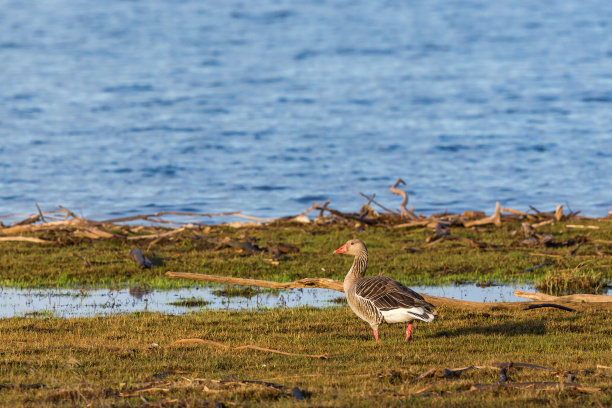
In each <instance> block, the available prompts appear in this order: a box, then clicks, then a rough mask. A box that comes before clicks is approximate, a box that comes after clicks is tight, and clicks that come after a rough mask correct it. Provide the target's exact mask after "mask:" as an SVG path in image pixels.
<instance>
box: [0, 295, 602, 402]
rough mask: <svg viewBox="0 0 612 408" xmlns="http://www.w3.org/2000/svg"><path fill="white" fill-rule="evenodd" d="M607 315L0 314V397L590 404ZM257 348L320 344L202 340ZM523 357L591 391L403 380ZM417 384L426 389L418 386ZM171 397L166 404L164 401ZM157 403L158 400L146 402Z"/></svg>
mask: <svg viewBox="0 0 612 408" xmlns="http://www.w3.org/2000/svg"><path fill="white" fill-rule="evenodd" d="M610 327H612V314H611V312H610V311H609V310H601V311H595V310H589V311H587V312H585V313H581V314H575V313H567V312H562V311H558V310H544V309H540V310H534V311H519V310H498V311H491V312H489V313H474V312H469V311H459V310H450V309H442V310H440V313H439V315H438V316H437V318H436V320H434V321H433V322H432V323H429V324H425V323H422V324H418V323H417V326H416V330H415V333H414V341H413V342H412V343H409V344H407V343H405V342H404V341H403V337H404V336H403V334H404V327H402V326H400V325H391V326H390V325H384V326H381V330H380V334H381V340H380V342H379V343H376V342H374V340H373V337H372V334H371V330H370V328H369V327H368V326H367V325H366V324H365V323H363V322H362V321H361V320H359V319H358V318H356V317H355V316H354V315H353V313H352V312H351V311H350V309H349V308H348V307H346V306H344V307H334V308H329V309H323V310H319V309H313V308H307V307H303V308H295V309H274V310H267V311H258V312H255V311H244V312H228V311H210V310H203V311H199V312H196V313H192V314H187V315H182V316H166V315H161V314H149V313H139V314H133V315H118V316H113V317H96V318H79V319H58V318H53V317H48V316H47V317H44V316H43V317H40V318H11V319H1V320H0V333H1V334H2V339H3V341H2V342H0V354H1V355H2V359H1V360H0V376H1V378H2V382H1V383H0V386H2V388H1V389H0V393H1V394H0V395H1V397H2V398H1V401H2V402H1V403H0V405H4V406H22V405H30V406H56V405H60V406H72V405H75V404H76V405H91V406H141V405H142V404H143V400H142V399H141V398H140V397H138V396H135V397H122V396H121V395H120V393H121V392H127V391H133V390H137V389H139V388H141V387H144V386H146V385H150V384H154V385H157V387H159V388H164V389H168V391H155V392H151V393H146V394H143V398H145V399H146V401H149V402H150V403H153V404H154V403H160V404H162V405H163V404H166V405H163V406H186V407H191V406H194V407H195V406H206V405H204V403H205V402H208V403H210V404H213V405H212V406H214V402H220V403H223V404H225V405H226V406H232V405H233V404H237V405H239V406H261V407H264V406H266V407H267V406H279V407H281V406H295V405H296V404H298V402H297V401H295V400H294V398H293V397H292V396H291V395H277V394H275V393H272V392H269V391H265V390H262V389H260V388H257V387H254V388H253V387H251V388H249V387H238V388H233V389H230V390H223V391H215V390H212V389H209V390H207V389H205V388H203V387H202V386H197V384H196V383H190V381H192V382H193V380H195V379H197V378H200V379H202V378H206V379H213V380H219V379H224V378H234V379H238V380H263V381H269V382H274V383H276V384H281V385H283V386H285V387H289V388H293V387H298V388H300V390H302V391H303V392H304V394H305V395H307V396H308V399H307V400H305V401H301V402H299V405H300V406H347V407H348V406H401V405H403V404H406V405H407V406H432V405H433V406H473V407H478V406H483V407H484V406H488V407H498V406H504V405H507V406H568V405H575V404H580V405H585V404H586V405H587V406H589V405H593V406H598V405H597V402H596V401H599V402H601V404H603V406H607V405H609V404H610V403H612V387H611V385H610V384H612V371H610V370H607V369H605V368H598V367H597V366H598V365H601V366H610V361H612V336H611V333H610ZM188 338H202V339H208V340H213V341H217V342H221V343H224V344H227V345H231V346H240V345H247V344H251V345H257V346H260V347H265V348H270V349H276V350H281V351H287V352H292V353H299V354H322V353H328V356H329V359H328V360H321V359H313V358H307V357H296V356H284V355H279V354H273V353H268V352H262V351H257V350H248V349H247V350H231V349H225V348H221V347H214V346H210V345H203V344H185V345H179V346H172V345H171V344H172V342H174V341H176V340H178V339H188ZM510 361H514V362H526V363H532V364H538V365H542V366H546V367H551V368H553V369H556V370H561V371H571V372H572V373H573V374H575V375H576V381H577V382H578V383H580V384H581V385H583V386H589V387H596V388H599V389H600V390H601V391H600V392H598V393H596V394H593V395H591V394H582V393H578V392H575V391H569V390H568V391H535V390H507V391H500V392H492V391H483V392H476V393H466V392H465V391H466V390H468V389H469V387H470V386H471V385H472V384H489V383H496V382H497V381H498V380H499V378H500V373H499V371H495V370H473V371H469V372H466V373H464V374H462V375H461V376H460V377H459V378H447V379H444V378H436V377H434V378H431V377H428V378H423V379H421V380H416V378H417V377H418V376H419V375H420V374H422V373H424V372H426V371H427V370H429V369H430V368H433V367H436V368H440V369H441V370H443V369H444V368H457V367H465V366H470V365H487V364H492V363H495V362H510ZM508 377H509V381H512V382H525V381H547V382H551V381H552V382H555V381H566V379H565V378H564V377H563V376H561V377H557V376H556V375H554V374H553V373H549V372H546V371H540V370H527V369H523V370H520V369H511V370H509V371H508ZM425 387H430V388H429V391H428V392H424V393H420V392H419V390H420V389H423V388H425ZM170 401H174V402H170ZM160 406H161V405H160Z"/></svg>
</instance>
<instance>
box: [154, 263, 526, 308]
mask: <svg viewBox="0 0 612 408" xmlns="http://www.w3.org/2000/svg"><path fill="white" fill-rule="evenodd" d="M166 276H168V277H169V278H179V279H192V280H200V281H206V282H215V283H224V284H227V285H243V286H257V287H262V288H270V289H298V288H319V289H331V290H337V291H338V292H344V283H343V282H341V281H337V280H334V279H329V278H303V279H298V280H296V281H291V282H274V281H266V280H260V279H246V278H233V277H229V276H218V275H207V274H203V273H190V272H171V271H170V272H166ZM421 295H422V296H423V297H424V298H425V300H427V301H428V302H430V303H432V304H434V305H435V306H437V307H450V308H455V309H469V310H480V311H488V310H491V309H504V308H509V309H515V308H517V307H519V306H520V305H523V306H525V304H526V303H531V302H494V303H481V302H472V301H469V300H458V299H451V298H445V297H439V296H430V295H427V294H425V293H421Z"/></svg>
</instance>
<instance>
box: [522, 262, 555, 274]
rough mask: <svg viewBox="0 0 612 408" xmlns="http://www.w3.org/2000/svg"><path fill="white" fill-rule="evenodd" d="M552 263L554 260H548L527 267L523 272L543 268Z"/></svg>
mask: <svg viewBox="0 0 612 408" xmlns="http://www.w3.org/2000/svg"><path fill="white" fill-rule="evenodd" d="M552 263H553V262H552V261H546V262H544V263H541V264H539V265H536V266H532V267H531V268H527V269H525V270H524V271H523V273H528V272H531V271H533V270H535V269H539V268H543V267H545V266H548V265H552Z"/></svg>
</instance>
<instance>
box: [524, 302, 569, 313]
mask: <svg viewBox="0 0 612 408" xmlns="http://www.w3.org/2000/svg"><path fill="white" fill-rule="evenodd" d="M541 307H554V308H556V309H561V310H566V311H568V312H576V313H581V312H580V310H576V309H572V308H571V307H567V306H561V305H556V304H554V303H540V304H537V305H529V306H527V307H526V308H525V309H523V310H532V309H539V308H541Z"/></svg>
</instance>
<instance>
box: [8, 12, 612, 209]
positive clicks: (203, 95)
mask: <svg viewBox="0 0 612 408" xmlns="http://www.w3.org/2000/svg"><path fill="white" fill-rule="evenodd" d="M0 66H1V67H2V68H1V69H0V214H7V213H32V212H34V211H35V207H34V202H38V203H39V204H40V205H41V207H42V208H43V210H49V209H54V208H56V206H57V205H64V206H66V207H69V208H71V209H72V210H74V211H75V212H77V213H78V214H80V215H83V216H86V217H90V218H97V219H102V218H105V217H110V216H118V215H121V216H122V215H131V214H135V213H145V212H155V211H160V210H175V211H197V212H219V211H235V210H242V211H243V212H245V213H247V214H250V215H255V216H261V217H278V216H282V215H295V214H298V213H300V212H301V211H303V210H305V209H306V208H307V207H308V206H310V205H311V204H312V203H313V202H315V201H323V200H325V199H328V198H329V199H331V204H330V206H331V207H333V208H337V209H340V210H347V211H348V210H350V211H356V210H358V209H359V207H360V206H361V204H362V203H363V199H362V198H361V197H360V196H359V192H364V193H367V194H371V193H376V194H377V198H378V199H379V201H381V202H382V203H383V204H385V205H387V206H390V207H394V206H397V205H398V204H399V198H398V197H397V196H393V195H392V194H391V193H390V192H389V191H388V187H389V185H391V184H392V183H393V182H394V181H395V180H396V179H397V178H398V177H401V178H403V179H404V180H405V181H406V182H407V186H406V189H407V191H408V192H409V194H410V197H411V201H410V203H409V206H410V205H414V206H415V207H416V210H417V211H418V212H423V213H432V212H435V211H443V210H445V209H447V210H449V211H463V210H466V209H478V210H486V211H487V212H491V211H492V210H493V207H494V204H495V201H497V200H499V201H501V203H502V205H504V206H510V207H515V208H518V209H522V210H526V209H527V208H528V206H529V205H530V204H532V205H534V206H536V207H538V208H539V209H541V210H553V209H554V205H555V204H557V203H560V204H565V203H567V204H569V206H570V207H571V208H572V209H573V210H582V211H583V213H584V214H587V215H591V216H602V215H606V214H607V212H608V211H609V210H610V209H612V193H611V192H612V177H610V176H611V175H612V3H611V2H608V1H604V0H592V1H584V0H581V1H577V0H559V1H554V2H532V1H520V0H519V1H510V0H501V1H494V2H492V1H485V0H474V1H439V0H431V1H422V0H421V1H419V0H415V1H395V0H388V1H384V0H383V1H359V0H357V1H332V0H306V1H300V2H295V1H289V0H262V1H258V2H243V1H201V0H185V1H179V2H174V1H164V0H147V1H123V0H121V1H119V0H108V1H103V2H96V1H85V0H70V1H68V0H46V1H37V2H31V1H11V0H4V1H2V2H0Z"/></svg>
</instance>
